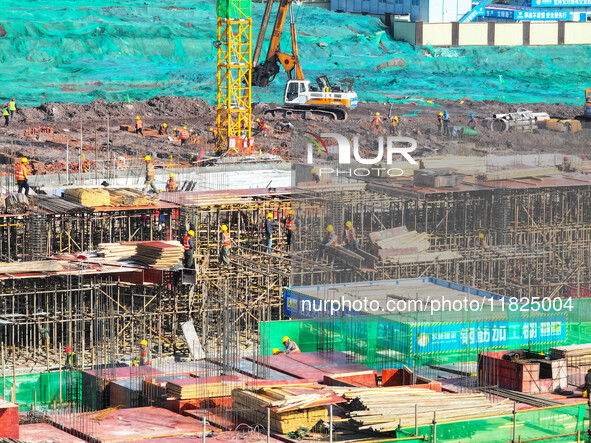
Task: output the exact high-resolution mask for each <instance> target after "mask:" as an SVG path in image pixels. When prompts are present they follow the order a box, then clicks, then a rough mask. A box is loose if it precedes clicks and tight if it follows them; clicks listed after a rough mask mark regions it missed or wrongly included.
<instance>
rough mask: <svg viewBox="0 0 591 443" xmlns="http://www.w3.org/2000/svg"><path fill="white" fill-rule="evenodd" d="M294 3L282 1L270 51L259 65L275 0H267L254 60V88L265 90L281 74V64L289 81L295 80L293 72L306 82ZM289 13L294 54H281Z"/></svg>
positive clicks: (288, 0)
mask: <svg viewBox="0 0 591 443" xmlns="http://www.w3.org/2000/svg"><path fill="white" fill-rule="evenodd" d="M292 2H293V0H281V1H280V3H279V9H278V10H277V17H276V18H275V25H274V26H273V33H272V35H271V41H270V42H269V49H268V50H267V57H266V58H265V60H264V61H263V62H262V63H261V64H258V60H259V57H260V54H261V48H262V45H263V41H264V40H265V33H266V31H267V25H268V23H269V17H270V15H271V8H272V7H273V0H267V6H266V8H265V13H264V14H263V21H262V24H261V29H260V31H259V36H258V38H257V43H256V46H255V49H254V55H253V59H252V65H253V69H252V84H253V85H254V86H259V87H262V88H264V87H266V86H267V85H268V84H269V83H270V82H272V81H273V80H274V79H275V76H276V75H277V74H278V73H279V64H281V66H283V69H284V70H285V72H286V73H287V77H288V79H292V78H293V72H294V71H295V78H296V79H298V80H304V72H303V70H302V66H301V64H300V60H299V56H298V42H297V36H296V27H295V20H294V17H293V9H292ZM288 12H289V15H290V17H289V18H290V34H291V47H292V54H286V53H284V52H281V48H280V41H281V34H283V26H284V25H285V19H286V17H287V13H288Z"/></svg>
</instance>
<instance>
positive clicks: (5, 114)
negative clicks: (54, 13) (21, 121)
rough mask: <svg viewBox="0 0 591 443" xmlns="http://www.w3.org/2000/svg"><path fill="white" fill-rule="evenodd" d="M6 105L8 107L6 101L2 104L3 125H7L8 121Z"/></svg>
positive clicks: (8, 113)
mask: <svg viewBox="0 0 591 443" xmlns="http://www.w3.org/2000/svg"><path fill="white" fill-rule="evenodd" d="M8 107H9V104H8V103H6V104H5V105H4V106H2V115H3V116H4V126H8V123H9V122H10V112H9V111H8Z"/></svg>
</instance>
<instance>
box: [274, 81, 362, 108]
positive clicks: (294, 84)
mask: <svg viewBox="0 0 591 443" xmlns="http://www.w3.org/2000/svg"><path fill="white" fill-rule="evenodd" d="M316 82H317V83H318V86H316V85H312V84H311V83H310V81H309V80H288V81H287V85H285V93H284V97H283V102H284V103H285V104H286V105H291V106H309V107H316V108H323V107H339V108H355V107H357V94H356V93H355V92H354V91H353V88H352V87H351V86H346V87H342V86H339V85H331V84H330V82H329V81H328V79H327V78H326V76H321V77H318V78H317V79H316Z"/></svg>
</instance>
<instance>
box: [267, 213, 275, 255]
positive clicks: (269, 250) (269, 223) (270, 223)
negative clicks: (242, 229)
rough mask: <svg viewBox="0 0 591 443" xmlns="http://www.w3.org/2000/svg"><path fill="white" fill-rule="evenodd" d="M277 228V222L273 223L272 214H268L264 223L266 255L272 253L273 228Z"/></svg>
mask: <svg viewBox="0 0 591 443" xmlns="http://www.w3.org/2000/svg"><path fill="white" fill-rule="evenodd" d="M276 226H277V222H275V221H273V214H271V213H270V212H269V213H268V214H267V220H266V221H265V241H266V245H267V254H271V253H272V252H273V249H272V248H273V228H275V227H276Z"/></svg>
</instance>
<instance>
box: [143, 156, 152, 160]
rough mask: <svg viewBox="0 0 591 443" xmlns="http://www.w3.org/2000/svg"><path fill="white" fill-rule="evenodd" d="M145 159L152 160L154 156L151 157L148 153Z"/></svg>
mask: <svg viewBox="0 0 591 443" xmlns="http://www.w3.org/2000/svg"><path fill="white" fill-rule="evenodd" d="M144 160H145V161H150V160H152V157H150V156H149V155H146V156H145V157H144Z"/></svg>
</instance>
